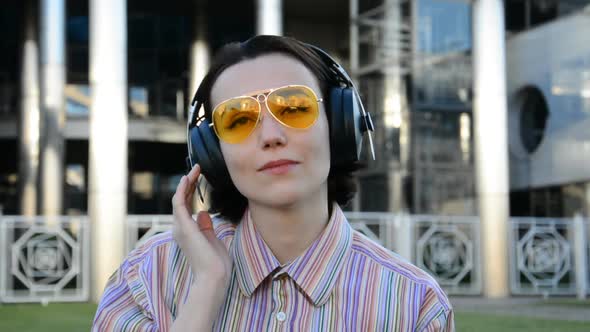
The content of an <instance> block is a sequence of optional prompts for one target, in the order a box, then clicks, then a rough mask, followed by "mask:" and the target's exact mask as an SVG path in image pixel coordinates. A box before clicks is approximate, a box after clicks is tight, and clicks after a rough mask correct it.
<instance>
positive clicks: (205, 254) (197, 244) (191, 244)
mask: <svg viewBox="0 0 590 332" xmlns="http://www.w3.org/2000/svg"><path fill="white" fill-rule="evenodd" d="M200 172H201V168H200V167H199V165H195V167H193V169H192V170H191V171H190V172H189V173H188V175H186V176H183V177H182V179H180V183H179V184H178V187H177V188H176V193H175V194H174V196H173V197H172V208H173V214H174V227H173V231H172V234H173V236H174V239H175V240H176V242H177V243H178V244H179V245H180V248H181V250H182V252H183V253H184V255H185V256H186V257H187V259H188V262H189V264H190V267H191V270H192V271H193V276H194V279H193V282H204V283H211V285H212V286H213V284H216V286H217V287H220V288H223V294H222V295H224V294H225V287H226V286H227V282H228V280H229V277H230V274H231V269H232V262H231V259H230V257H229V254H228V251H227V249H226V247H225V245H224V244H223V242H221V240H219V239H218V238H217V237H216V236H215V232H214V231H213V224H212V222H211V217H210V216H209V213H207V211H199V213H198V214H197V220H196V222H195V220H194V219H193V218H192V216H191V212H192V202H193V194H194V192H195V189H196V186H197V179H198V178H199V174H200Z"/></svg>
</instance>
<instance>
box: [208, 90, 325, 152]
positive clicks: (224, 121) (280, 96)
mask: <svg viewBox="0 0 590 332" xmlns="http://www.w3.org/2000/svg"><path fill="white" fill-rule="evenodd" d="M322 101H323V100H322V99H318V97H317V95H316V94H315V92H313V90H312V89H311V88H309V87H307V86H305V85H287V86H282V87H280V88H275V89H269V90H263V91H255V92H253V93H252V94H250V95H248V96H239V97H234V98H230V99H227V100H224V101H222V102H221V103H219V104H217V106H215V107H214V108H213V113H212V118H213V123H212V124H211V126H213V129H214V130H215V134H217V137H219V139H221V140H223V141H224V142H226V143H231V144H235V143H240V142H243V141H244V140H245V139H246V138H247V137H248V136H250V134H252V132H253V131H254V129H255V128H256V126H257V125H258V122H259V121H260V118H261V114H262V106H261V104H262V103H264V105H265V106H266V108H267V109H268V111H269V112H270V114H271V115H272V116H273V117H274V118H275V119H276V120H277V121H278V122H279V123H281V124H282V125H284V126H285V127H288V128H294V129H307V128H309V127H311V126H312V125H313V124H314V123H315V122H316V120H317V119H318V116H319V113H320V111H319V103H320V102H322Z"/></svg>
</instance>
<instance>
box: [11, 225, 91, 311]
mask: <svg viewBox="0 0 590 332" xmlns="http://www.w3.org/2000/svg"><path fill="white" fill-rule="evenodd" d="M0 250H1V256H0V302H13V303H14V302H41V303H44V302H55V301H59V302H67V301H74V302H78V301H87V300H88V295H89V280H90V264H89V263H90V260H89V258H90V246H89V224H88V218H87V217H86V216H84V217H64V216H60V217H56V218H55V219H53V220H48V219H46V218H42V217H34V218H28V217H22V216H0Z"/></svg>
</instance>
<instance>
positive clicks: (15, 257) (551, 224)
mask: <svg viewBox="0 0 590 332" xmlns="http://www.w3.org/2000/svg"><path fill="white" fill-rule="evenodd" d="M346 214H347V218H348V220H349V221H350V224H351V225H352V227H353V228H354V229H356V230H358V231H360V232H362V233H363V234H365V235H366V236H368V237H369V238H371V239H373V240H374V241H376V242H378V243H380V244H382V245H383V246H385V247H387V248H389V249H391V250H394V251H395V252H397V253H398V254H400V255H401V256H403V257H405V258H406V259H408V260H409V261H412V262H413V263H414V264H416V265H417V266H419V267H421V268H422V269H424V270H426V271H427V272H428V273H430V274H431V275H432V276H434V277H435V278H436V279H437V280H438V282H439V283H440V285H441V286H442V287H443V288H444V289H445V291H447V292H448V293H449V294H453V295H459V294H464V295H480V294H481V293H482V284H483V282H482V272H481V271H482V265H481V264H482V263H485V262H482V260H481V259H480V242H481V241H480V238H481V234H480V226H479V218H478V217H458V216H434V215H402V214H393V213H376V212H347V213H346ZM172 222H173V219H172V216H170V215H130V216H128V218H127V240H126V242H127V243H126V246H127V249H128V250H132V249H133V248H134V247H136V246H137V245H139V244H141V243H143V242H144V241H145V240H146V239H147V238H149V237H151V236H153V235H154V234H157V233H160V232H163V231H166V230H168V229H170V227H171V224H172ZM509 223H510V227H509V234H508V236H509V242H510V250H509V252H510V287H511V293H512V294H513V295H544V296H547V295H575V294H576V287H577V286H578V287H579V285H580V284H581V283H580V282H579V281H580V278H581V276H584V277H585V278H586V280H585V281H586V282H585V283H583V286H584V287H586V288H585V289H586V292H588V291H590V290H589V289H588V285H590V272H589V271H588V266H589V265H588V260H589V257H590V246H589V244H588V241H587V237H586V238H585V239H584V240H580V238H583V237H580V236H578V235H579V233H580V232H583V233H584V234H586V232H587V226H588V220H582V219H580V218H578V219H577V220H575V219H555V218H510V221H509ZM89 232H90V228H89V222H88V219H87V217H85V216H83V217H58V218H56V219H54V220H47V219H45V218H41V217H36V218H26V217H21V216H1V215H0V250H1V255H0V302H53V301H87V300H88V296H89V279H90V275H89V274H90V266H89V259H90V246H89ZM580 241H584V242H583V243H582V246H583V249H584V250H574V248H575V247H576V246H578V247H581V246H580ZM580 252H581V255H580ZM576 269H577V270H576Z"/></svg>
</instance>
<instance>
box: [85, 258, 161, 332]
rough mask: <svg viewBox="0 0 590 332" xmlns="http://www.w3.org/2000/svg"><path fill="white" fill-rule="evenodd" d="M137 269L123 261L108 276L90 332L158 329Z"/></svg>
mask: <svg viewBox="0 0 590 332" xmlns="http://www.w3.org/2000/svg"><path fill="white" fill-rule="evenodd" d="M138 272H139V271H138V270H137V266H131V265H130V264H129V263H128V261H125V262H124V263H123V265H121V267H120V268H119V269H118V270H117V271H115V273H114V274H113V275H112V276H111V277H110V278H109V280H108V282H107V285H106V288H105V291H104V293H103V295H102V298H101V300H100V303H99V305H98V309H97V311H96V316H95V317H94V322H93V324H92V331H93V332H95V331H96V332H98V331H100V332H105V331H117V332H119V331H126V332H130V331H133V332H136V331H137V332H139V331H141V332H144V331H145V332H147V331H158V330H159V329H158V327H157V324H156V323H155V321H154V319H153V315H152V314H151V313H150V312H151V309H150V306H149V302H148V301H147V298H146V297H145V285H141V280H140V278H139V277H140V275H139V273H138Z"/></svg>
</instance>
